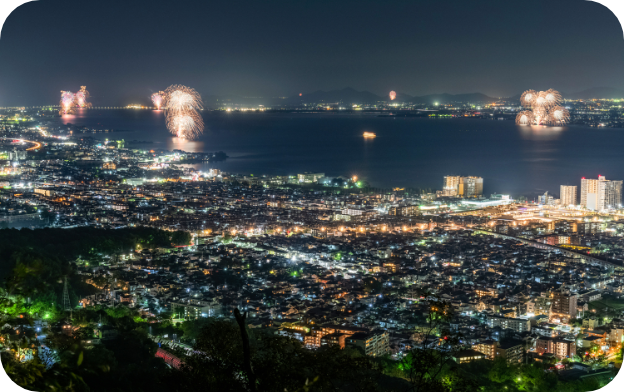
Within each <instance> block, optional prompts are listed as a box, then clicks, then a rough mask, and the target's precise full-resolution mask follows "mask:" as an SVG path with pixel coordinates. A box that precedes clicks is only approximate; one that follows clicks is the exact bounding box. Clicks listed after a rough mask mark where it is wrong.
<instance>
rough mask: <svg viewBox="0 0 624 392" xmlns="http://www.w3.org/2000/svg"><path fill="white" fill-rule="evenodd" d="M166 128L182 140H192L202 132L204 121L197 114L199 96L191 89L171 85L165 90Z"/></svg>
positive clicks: (200, 103)
mask: <svg viewBox="0 0 624 392" xmlns="http://www.w3.org/2000/svg"><path fill="white" fill-rule="evenodd" d="M163 104H164V106H165V114H166V116H167V128H168V129H169V131H170V132H171V133H173V134H174V135H176V136H177V137H179V138H182V139H194V138H196V137H197V136H199V135H200V134H201V133H202V132H203V131H204V121H203V120H202V117H201V115H200V114H199V113H198V112H197V111H198V110H200V109H203V107H202V100H201V96H200V95H199V93H198V92H197V91H195V90H194V89H192V88H189V87H186V86H181V85H177V84H176V85H173V86H170V87H169V88H168V89H167V90H165V96H164V102H163Z"/></svg>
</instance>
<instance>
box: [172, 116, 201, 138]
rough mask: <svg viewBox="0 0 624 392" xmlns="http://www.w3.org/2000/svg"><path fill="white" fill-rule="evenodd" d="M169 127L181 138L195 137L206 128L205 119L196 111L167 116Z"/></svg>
mask: <svg viewBox="0 0 624 392" xmlns="http://www.w3.org/2000/svg"><path fill="white" fill-rule="evenodd" d="M167 128H169V131H171V133H173V134H175V135H176V136H177V137H179V138H181V139H195V138H196V137H197V136H199V135H201V133H202V131H203V130H204V121H203V120H202V118H201V116H200V115H199V114H198V113H197V112H196V111H189V112H187V113H184V114H178V115H175V116H167Z"/></svg>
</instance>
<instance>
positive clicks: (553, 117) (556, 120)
mask: <svg viewBox="0 0 624 392" xmlns="http://www.w3.org/2000/svg"><path fill="white" fill-rule="evenodd" d="M549 120H550V124H552V125H565V124H567V123H568V122H569V121H570V112H568V110H567V109H566V108H564V107H563V106H555V107H553V108H551V109H550V110H549Z"/></svg>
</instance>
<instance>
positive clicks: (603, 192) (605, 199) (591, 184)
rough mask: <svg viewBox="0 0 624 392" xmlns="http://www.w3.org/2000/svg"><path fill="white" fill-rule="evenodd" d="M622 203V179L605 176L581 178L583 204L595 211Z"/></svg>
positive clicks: (615, 206)
mask: <svg viewBox="0 0 624 392" xmlns="http://www.w3.org/2000/svg"><path fill="white" fill-rule="evenodd" d="M621 204H622V181H610V180H607V179H605V176H598V179H597V180H594V179H587V178H583V179H582V180H581V206H582V207H584V208H587V209H588V210H593V211H603V210H609V209H613V208H618V207H619V206H620V205H621Z"/></svg>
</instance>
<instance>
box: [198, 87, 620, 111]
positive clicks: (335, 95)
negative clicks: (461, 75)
mask: <svg viewBox="0 0 624 392" xmlns="http://www.w3.org/2000/svg"><path fill="white" fill-rule="evenodd" d="M561 95H562V96H563V97H564V98H566V99H594V98H603V99H624V90H620V89H616V88H612V87H597V88H592V89H588V90H584V91H580V92H577V93H573V94H568V93H564V92H561ZM499 99H500V98H495V97H490V96H487V95H485V94H482V93H471V94H447V93H443V94H430V95H423V96H411V95H409V94H405V93H400V92H398V93H397V96H396V99H395V100H394V101H395V102H407V103H415V104H430V105H433V104H435V103H436V102H437V103H439V104H446V103H453V102H473V103H488V102H495V101H498V100H499ZM503 99H504V100H506V101H512V102H513V101H519V100H520V94H518V95H515V96H513V97H509V98H503ZM380 101H390V98H389V97H388V96H379V95H377V94H373V93H371V92H370V91H357V90H355V89H353V88H350V87H347V88H343V89H341V90H330V91H322V90H317V91H314V92H312V93H307V94H302V95H301V96H299V95H296V96H292V97H287V98H261V97H238V96H219V97H218V96H215V95H210V96H205V97H204V103H206V105H207V106H208V107H222V106H224V104H225V105H228V104H238V105H249V106H256V105H266V106H272V105H278V106H282V105H292V106H300V105H303V104H309V103H327V104H343V105H345V106H348V105H352V104H374V103H376V102H380Z"/></svg>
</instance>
